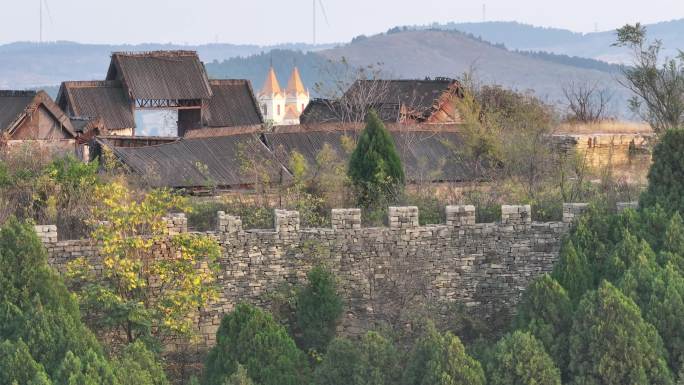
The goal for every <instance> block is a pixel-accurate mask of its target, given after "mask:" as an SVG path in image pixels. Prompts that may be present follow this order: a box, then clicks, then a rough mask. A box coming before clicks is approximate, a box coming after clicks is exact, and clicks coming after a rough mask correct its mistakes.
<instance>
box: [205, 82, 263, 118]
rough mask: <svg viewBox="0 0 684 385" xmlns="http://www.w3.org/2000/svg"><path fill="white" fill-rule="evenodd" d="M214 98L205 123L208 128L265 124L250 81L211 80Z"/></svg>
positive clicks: (209, 105)
mask: <svg viewBox="0 0 684 385" xmlns="http://www.w3.org/2000/svg"><path fill="white" fill-rule="evenodd" d="M210 84H211V89H212V91H213V94H214V96H213V97H212V98H211V99H210V100H209V102H208V107H207V109H206V115H205V122H206V125H207V126H208V127H232V126H250V125H258V124H261V123H263V119H262V117H261V111H260V110H259V107H258V105H257V101H256V99H255V98H254V93H253V91H252V85H251V84H250V82H249V81H248V80H211V81H210Z"/></svg>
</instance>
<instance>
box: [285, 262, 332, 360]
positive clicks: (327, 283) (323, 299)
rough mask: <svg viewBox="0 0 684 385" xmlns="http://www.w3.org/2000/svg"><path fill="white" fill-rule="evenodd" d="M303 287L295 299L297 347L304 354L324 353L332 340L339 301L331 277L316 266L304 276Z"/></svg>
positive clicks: (326, 271) (328, 272)
mask: <svg viewBox="0 0 684 385" xmlns="http://www.w3.org/2000/svg"><path fill="white" fill-rule="evenodd" d="M307 280H308V281H307V284H306V286H304V287H303V288H302V289H301V291H300V292H299V295H298V296H297V312H296V328H297V331H298V333H300V334H301V337H300V338H298V340H299V342H300V343H299V345H300V346H301V347H303V348H304V349H305V350H314V351H317V352H324V351H325V349H326V347H327V346H328V343H329V342H330V341H331V340H332V339H333V338H334V337H335V331H336V327H337V323H338V322H339V319H340V316H342V311H343V304H342V298H341V297H340V295H339V294H338V293H337V283H336V280H335V275H334V274H333V273H332V272H331V271H329V270H327V269H325V268H323V267H321V266H317V267H314V268H313V269H311V271H309V273H308V274H307Z"/></svg>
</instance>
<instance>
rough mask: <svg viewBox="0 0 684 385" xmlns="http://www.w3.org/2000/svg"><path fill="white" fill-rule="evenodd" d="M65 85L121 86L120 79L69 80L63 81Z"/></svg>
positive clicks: (74, 86)
mask: <svg viewBox="0 0 684 385" xmlns="http://www.w3.org/2000/svg"><path fill="white" fill-rule="evenodd" d="M62 84H64V86H65V87H73V88H76V87H82V88H85V87H121V82H120V81H118V80H67V81H64V82H62Z"/></svg>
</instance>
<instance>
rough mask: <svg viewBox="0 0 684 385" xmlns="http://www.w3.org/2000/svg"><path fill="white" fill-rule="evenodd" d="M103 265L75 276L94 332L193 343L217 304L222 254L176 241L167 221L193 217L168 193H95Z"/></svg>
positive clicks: (73, 266) (210, 242)
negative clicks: (173, 215)
mask: <svg viewBox="0 0 684 385" xmlns="http://www.w3.org/2000/svg"><path fill="white" fill-rule="evenodd" d="M95 194H96V195H97V197H96V198H97V200H96V201H97V202H98V207H96V208H95V209H94V214H95V215H94V218H95V221H96V227H95V231H94V232H93V238H94V239H96V240H97V241H98V242H100V256H101V258H99V259H97V260H88V259H86V258H78V259H76V260H74V261H72V262H71V263H69V265H68V268H67V270H68V276H69V278H70V282H71V283H72V285H73V288H74V289H75V291H76V292H77V294H78V296H79V299H80V301H81V305H82V307H83V309H84V310H85V311H86V315H87V318H88V319H89V321H90V322H92V323H93V325H92V326H94V327H96V328H97V329H98V330H100V331H104V332H109V333H110V334H111V335H112V336H113V337H118V338H120V339H122V340H123V341H124V342H127V343H130V342H133V341H135V340H137V339H139V338H149V337H154V338H156V339H157V340H159V341H163V340H164V339H166V338H168V337H173V336H179V335H183V336H192V335H193V334H194V333H193V332H194V331H195V330H196V329H197V328H196V327H195V326H196V325H197V323H198V322H199V321H200V319H199V317H200V309H201V308H203V307H204V306H205V305H206V304H207V303H208V302H210V301H211V300H213V299H214V298H216V297H217V293H218V291H217V288H216V287H215V285H214V281H215V271H216V269H217V263H216V261H217V258H218V257H219V255H220V246H219V245H218V243H217V242H216V240H215V239H213V238H211V237H209V236H207V235H203V234H191V233H179V234H169V231H168V228H167V221H166V220H165V216H166V215H168V213H169V212H171V211H188V210H189V206H188V204H187V199H186V198H184V197H182V196H180V195H178V194H175V193H173V192H172V191H170V190H167V189H157V190H152V191H150V192H146V193H143V194H139V195H138V194H134V193H133V192H132V191H131V190H130V189H129V188H128V187H127V186H126V185H125V184H123V183H120V182H118V181H114V182H111V183H108V184H105V185H102V186H98V187H97V188H96V190H95Z"/></svg>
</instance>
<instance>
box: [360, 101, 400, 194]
mask: <svg viewBox="0 0 684 385" xmlns="http://www.w3.org/2000/svg"><path fill="white" fill-rule="evenodd" d="M347 173H348V175H349V177H350V179H351V181H352V183H353V184H354V186H355V187H356V188H357V190H358V200H359V203H360V204H361V205H362V206H364V207H371V206H374V205H378V204H384V203H388V202H391V201H392V200H393V199H394V198H396V195H397V193H398V192H399V190H400V188H401V187H402V186H403V185H404V170H403V169H402V166H401V160H400V159H399V154H398V153H397V149H396V147H395V146H394V141H393V140H392V136H391V135H390V134H389V132H388V131H387V129H385V125H384V124H383V123H382V121H381V120H380V118H379V117H378V115H377V113H376V112H375V111H372V110H371V111H370V112H369V113H368V116H367V117H366V127H365V129H364V130H363V132H362V133H361V136H360V137H359V140H358V143H357V144H356V148H355V149H354V152H353V153H352V154H351V158H350V159H349V169H348V171H347Z"/></svg>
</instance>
